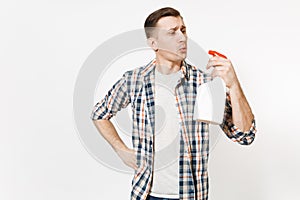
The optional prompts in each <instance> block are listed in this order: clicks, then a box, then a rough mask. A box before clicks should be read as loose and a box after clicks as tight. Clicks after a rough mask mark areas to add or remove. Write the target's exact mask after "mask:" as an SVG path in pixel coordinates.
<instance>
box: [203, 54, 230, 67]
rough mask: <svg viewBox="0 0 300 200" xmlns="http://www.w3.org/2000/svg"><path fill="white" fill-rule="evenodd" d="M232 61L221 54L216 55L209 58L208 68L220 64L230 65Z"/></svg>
mask: <svg viewBox="0 0 300 200" xmlns="http://www.w3.org/2000/svg"><path fill="white" fill-rule="evenodd" d="M230 65H231V62H230V60H229V59H225V58H222V57H219V56H214V57H212V58H210V59H209V61H208V63H207V65H206V69H209V68H211V67H218V66H230Z"/></svg>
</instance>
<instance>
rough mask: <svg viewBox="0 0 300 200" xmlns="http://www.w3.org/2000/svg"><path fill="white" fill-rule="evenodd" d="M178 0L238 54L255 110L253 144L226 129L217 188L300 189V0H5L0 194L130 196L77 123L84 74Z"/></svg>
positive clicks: (213, 41)
mask: <svg viewBox="0 0 300 200" xmlns="http://www.w3.org/2000/svg"><path fill="white" fill-rule="evenodd" d="M163 6H172V7H174V8H177V9H178V10H179V11H180V12H181V14H182V15H183V17H184V20H185V23H186V25H187V27H188V29H187V30H188V34H189V37H190V38H192V39H193V40H194V41H196V42H197V43H198V44H200V45H201V46H202V47H203V48H204V49H206V50H208V49H214V50H218V51H220V52H222V53H224V54H225V55H227V56H228V57H229V58H230V59H231V60H232V62H233V64H234V66H235V69H236V72H237V74H238V77H239V79H240V81H241V84H242V86H243V89H244V91H245V94H246V96H247V98H248V100H249V102H250V104H251V106H252V109H253V111H254V113H255V115H256V120H257V127H258V133H257V137H256V139H255V142H254V143H253V144H252V145H250V146H247V147H245V146H240V145H238V144H236V143H233V142H231V141H230V140H229V139H228V138H226V137H225V136H222V137H221V138H220V140H219V142H218V144H217V146H216V148H215V149H214V150H213V151H212V153H211V155H210V163H209V173H210V199H212V200H224V199H225V200H241V199H242V200H254V199H255V200H277V199H287V200H296V199H299V192H297V189H299V186H300V183H299V180H300V173H299V172H298V170H299V168H300V155H299V152H300V145H299V139H300V135H299V134H300V128H299V117H298V113H299V111H300V108H299V105H298V102H299V101H300V98H299V94H298V93H299V89H298V85H299V75H298V72H299V69H298V68H299V52H300V48H299V46H300V39H299V35H300V25H299V24H300V23H299V21H300V12H299V10H300V3H299V1H297V0H285V1H283V0H282V1H274V0H266V1H262V0H252V1H248V2H245V1H239V0H228V1H221V0H220V1H198V2H197V3H196V2H195V1H175V0H173V1H157V0H151V1H147V2H146V1H138V0H135V1H115V0H110V1H107V2H105V1H102V2H101V1H97V0H85V1H83V0H73V1H71V0H60V1H59V0H52V1H45V0H36V1H34V0H28V1H20V0H19V1H17V0H15V1H6V2H4V1H1V3H0V30H1V31H0V36H1V37H0V55H1V56H0V66H1V73H0V76H1V78H0V87H1V90H0V91H1V104H0V113H1V129H0V130H1V139H0V159H1V160H0V162H1V164H0V199H3V200H40V199H43V200H47V199H49V200H50V199H51V200H53V199H72V200H82V199H85V200H95V199H129V195H130V182H131V178H132V177H131V175H129V174H122V173H120V172H116V171H113V170H111V169H109V168H107V167H104V166H102V165H101V164H100V163H99V162H97V161H96V160H95V159H94V158H93V157H92V156H91V155H90V154H89V153H88V152H87V151H86V150H85V148H84V147H83V145H82V144H81V142H80V139H79V137H78V134H77V133H76V129H75V125H74V122H73V110H72V106H73V105H72V101H73V99H72V97H73V90H74V84H75V81H76V76H77V74H78V72H79V70H80V68H81V65H82V64H83V62H84V61H85V59H86V58H87V57H88V55H89V54H90V53H91V52H92V51H93V50H94V49H95V48H96V47H98V46H99V45H100V44H101V43H102V42H104V41H105V40H107V39H109V38H110V37H112V36H114V35H117V34H119V33H122V32H124V31H129V30H133V29H137V28H142V26H143V23H144V20H145V18H146V17H147V15H148V14H149V13H151V12H152V11H154V10H156V9H158V8H160V7H163Z"/></svg>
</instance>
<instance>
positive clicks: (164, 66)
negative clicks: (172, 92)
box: [155, 57, 182, 74]
mask: <svg viewBox="0 0 300 200" xmlns="http://www.w3.org/2000/svg"><path fill="white" fill-rule="evenodd" d="M181 65H182V61H178V62H173V61H169V60H166V59H161V58H159V57H156V66H155V67H156V69H157V70H158V71H159V72H160V73H162V74H172V73H175V72H178V70H180V68H181Z"/></svg>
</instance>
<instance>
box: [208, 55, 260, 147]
mask: <svg viewBox="0 0 300 200" xmlns="http://www.w3.org/2000/svg"><path fill="white" fill-rule="evenodd" d="M210 67H214V70H213V71H212V77H216V76H218V77H221V78H222V79H223V80H224V82H225V84H226V87H227V88H229V92H227V99H226V107H225V113H224V120H223V123H222V124H221V128H222V129H223V131H224V132H225V133H226V135H227V136H228V137H229V138H230V139H232V140H233V141H236V142H238V143H240V144H243V145H248V144H251V143H252V142H253V140H254V137H255V133H256V126H255V120H254V115H253V113H252V110H251V107H250V105H249V103H248V101H247V99H246V97H245V95H244V93H243V90H242V88H241V85H240V83H239V81H238V78H237V75H236V73H235V71H234V68H233V66H232V63H231V61H230V60H229V59H225V58H222V57H219V56H214V57H212V58H211V59H210V60H209V62H208V64H207V68H210Z"/></svg>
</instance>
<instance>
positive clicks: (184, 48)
mask: <svg viewBox="0 0 300 200" xmlns="http://www.w3.org/2000/svg"><path fill="white" fill-rule="evenodd" d="M186 50H187V49H186V47H181V48H179V51H183V52H186Z"/></svg>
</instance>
